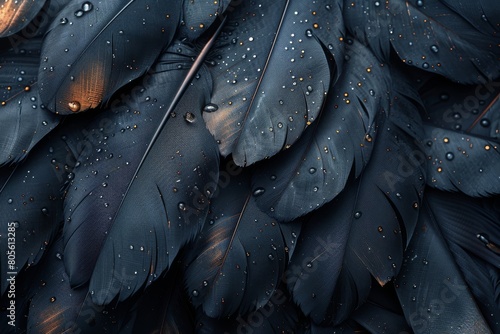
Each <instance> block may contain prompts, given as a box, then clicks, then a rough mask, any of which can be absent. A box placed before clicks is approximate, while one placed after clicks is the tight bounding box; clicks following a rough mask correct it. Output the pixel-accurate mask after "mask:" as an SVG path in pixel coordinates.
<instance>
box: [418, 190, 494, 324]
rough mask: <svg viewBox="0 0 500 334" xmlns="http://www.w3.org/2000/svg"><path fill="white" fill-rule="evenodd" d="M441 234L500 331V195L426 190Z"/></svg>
mask: <svg viewBox="0 0 500 334" xmlns="http://www.w3.org/2000/svg"><path fill="white" fill-rule="evenodd" d="M426 198H427V199H428V203H429V207H430V210H431V211H432V213H433V215H434V217H435V219H436V221H437V223H438V224H439V228H440V230H441V233H442V235H443V237H444V239H445V240H446V244H447V245H448V247H449V249H450V251H451V252H452V254H453V258H454V259H455V261H456V263H457V265H458V267H459V268H460V270H461V272H462V273H463V276H464V279H465V281H466V282H467V284H468V286H469V287H470V291H471V292H472V294H473V295H474V297H475V299H476V301H477V304H478V306H479V308H480V309H481V311H482V313H483V316H484V317H485V319H486V320H487V321H488V323H489V324H490V326H491V329H492V331H493V332H495V333H496V332H498V331H500V323H499V319H500V285H499V282H500V247H499V244H500V230H499V228H498V222H500V206H499V202H498V198H487V199H472V198H470V197H467V196H464V195H463V194H447V193H443V192H439V191H432V190H429V191H427V192H426Z"/></svg>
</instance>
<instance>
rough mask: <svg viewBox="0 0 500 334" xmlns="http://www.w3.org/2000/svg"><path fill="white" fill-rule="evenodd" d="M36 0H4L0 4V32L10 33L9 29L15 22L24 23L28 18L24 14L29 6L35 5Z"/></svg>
mask: <svg viewBox="0 0 500 334" xmlns="http://www.w3.org/2000/svg"><path fill="white" fill-rule="evenodd" d="M36 1H37V0H29V1H20V0H17V1H16V0H4V1H2V2H3V3H2V4H1V5H0V34H5V33H10V31H9V30H10V29H12V26H13V25H15V24H16V23H17V22H23V23H25V22H26V21H27V20H29V18H27V17H26V14H27V13H29V12H30V9H31V7H33V6H35V5H36Z"/></svg>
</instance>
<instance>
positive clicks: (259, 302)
mask: <svg viewBox="0 0 500 334" xmlns="http://www.w3.org/2000/svg"><path fill="white" fill-rule="evenodd" d="M239 171H240V173H242V174H240V175H233V176H232V177H231V179H230V180H226V178H227V176H225V175H224V178H221V179H220V180H219V181H218V183H219V187H220V190H219V191H218V193H216V194H215V198H214V199H213V201H212V204H211V207H210V214H209V215H208V217H207V220H208V223H207V224H206V225H205V227H204V228H203V230H202V232H201V234H200V236H199V237H198V238H197V239H196V243H195V246H194V247H193V248H192V249H190V251H189V257H190V260H189V262H190V263H189V265H188V268H187V271H186V284H187V287H188V290H189V291H190V293H191V300H192V303H193V304H194V305H195V306H201V307H202V309H203V311H204V312H205V313H206V314H207V315H208V316H210V317H213V318H217V317H222V316H227V315H232V314H234V313H235V312H236V311H238V312H240V313H247V312H249V311H253V310H254V309H255V308H259V307H261V306H263V305H265V304H266V303H267V302H268V301H269V298H270V297H271V295H272V294H273V292H274V290H275V289H276V288H277V286H278V283H279V281H280V278H281V276H282V274H283V272H284V269H285V265H286V262H287V260H288V259H287V254H286V249H287V246H288V245H287V244H286V243H285V239H284V237H283V235H284V234H285V233H286V234H290V233H289V231H287V230H285V231H283V230H282V229H281V228H280V224H279V223H277V222H276V221H275V220H274V219H272V218H271V217H269V216H267V215H266V214H265V213H263V212H262V211H260V210H259V209H258V208H257V205H256V204H255V199H254V197H253V196H252V192H251V189H250V178H249V173H248V171H245V172H243V171H242V170H241V169H240V170H239ZM228 182H229V183H228ZM292 233H293V234H296V233H298V230H295V231H293V232H292ZM291 246H292V245H291Z"/></svg>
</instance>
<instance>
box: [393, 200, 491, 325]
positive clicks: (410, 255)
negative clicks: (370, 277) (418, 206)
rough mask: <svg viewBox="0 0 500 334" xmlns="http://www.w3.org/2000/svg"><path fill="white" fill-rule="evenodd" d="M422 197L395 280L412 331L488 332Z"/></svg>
mask: <svg viewBox="0 0 500 334" xmlns="http://www.w3.org/2000/svg"><path fill="white" fill-rule="evenodd" d="M441 217H442V216H436V215H435V214H434V213H433V210H432V209H431V207H430V206H429V202H428V199H427V200H425V199H424V204H423V208H422V210H421V213H420V217H419V221H418V225H417V229H416V231H415V235H414V236H413V238H412V240H411V242H410V245H409V247H408V249H407V251H406V255H405V263H404V265H403V268H402V270H401V272H400V273H399V275H398V278H397V280H396V292H397V294H398V297H399V299H400V301H401V306H402V308H403V311H404V313H405V317H406V319H407V321H408V322H409V323H410V324H411V326H412V329H413V330H414V331H415V332H427V333H442V332H449V331H453V332H454V333H470V332H476V333H489V332H490V331H489V328H488V325H487V323H486V322H485V320H484V317H483V316H482V314H481V311H480V310H479V309H478V306H477V304H476V302H475V301H474V298H473V296H472V294H471V292H470V290H469V289H468V287H467V283H466V282H465V281H464V279H463V276H462V273H461V272H460V267H459V266H458V265H457V264H456V262H455V259H454V258H453V255H452V252H451V250H450V249H449V248H448V244H447V243H446V241H445V239H444V237H443V234H442V233H441V231H440V230H441V224H440V222H439V220H437V219H440V218H441Z"/></svg>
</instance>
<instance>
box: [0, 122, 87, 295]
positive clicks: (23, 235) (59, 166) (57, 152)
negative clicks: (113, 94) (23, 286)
mask: <svg viewBox="0 0 500 334" xmlns="http://www.w3.org/2000/svg"><path fill="white" fill-rule="evenodd" d="M80 124H84V120H82V119H80ZM72 130H74V129H72V127H71V126H68V127H66V128H65V129H62V130H61V131H56V132H54V133H53V134H51V135H50V136H48V137H47V138H46V139H44V140H43V141H42V142H41V143H40V144H39V145H38V146H37V149H36V150H34V152H32V153H31V154H30V155H29V157H28V158H27V159H26V160H25V161H24V162H23V163H20V164H18V165H16V166H15V167H14V166H13V167H2V169H0V174H1V175H2V176H1V180H2V183H1V184H0V202H1V203H2V204H1V205H0V210H1V212H2V218H1V220H2V222H1V223H2V226H1V229H2V232H1V233H0V249H2V253H4V254H7V251H9V252H10V253H14V254H15V267H14V268H10V269H9V268H8V266H7V264H8V263H7V261H2V262H1V263H2V273H1V278H2V283H1V289H2V290H1V291H2V292H4V291H5V289H6V288H7V286H8V285H9V283H8V282H7V280H6V279H7V277H9V275H8V273H9V272H17V273H22V272H24V271H25V269H26V268H29V267H30V266H33V265H35V264H37V263H38V262H39V261H40V259H41V258H42V256H44V254H45V249H46V246H47V245H48V244H50V242H51V241H52V240H53V238H54V236H55V234H56V233H57V232H58V230H59V228H60V227H61V222H62V221H63V219H64V218H63V211H62V209H63V198H64V194H63V192H62V188H63V185H64V184H65V183H67V182H68V179H70V178H71V171H72V169H73V167H74V165H75V163H76V161H75V159H74V155H75V154H76V152H75V151H73V150H72V147H73V144H74V142H76V141H78V138H76V137H75V136H73V135H72ZM66 131H69V133H68V132H66ZM66 134H68V135H66ZM21 184H22V187H20V186H19V185H21ZM13 236H15V240H17V243H18V247H17V249H12V245H11V239H8V238H12V237H13Z"/></svg>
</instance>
